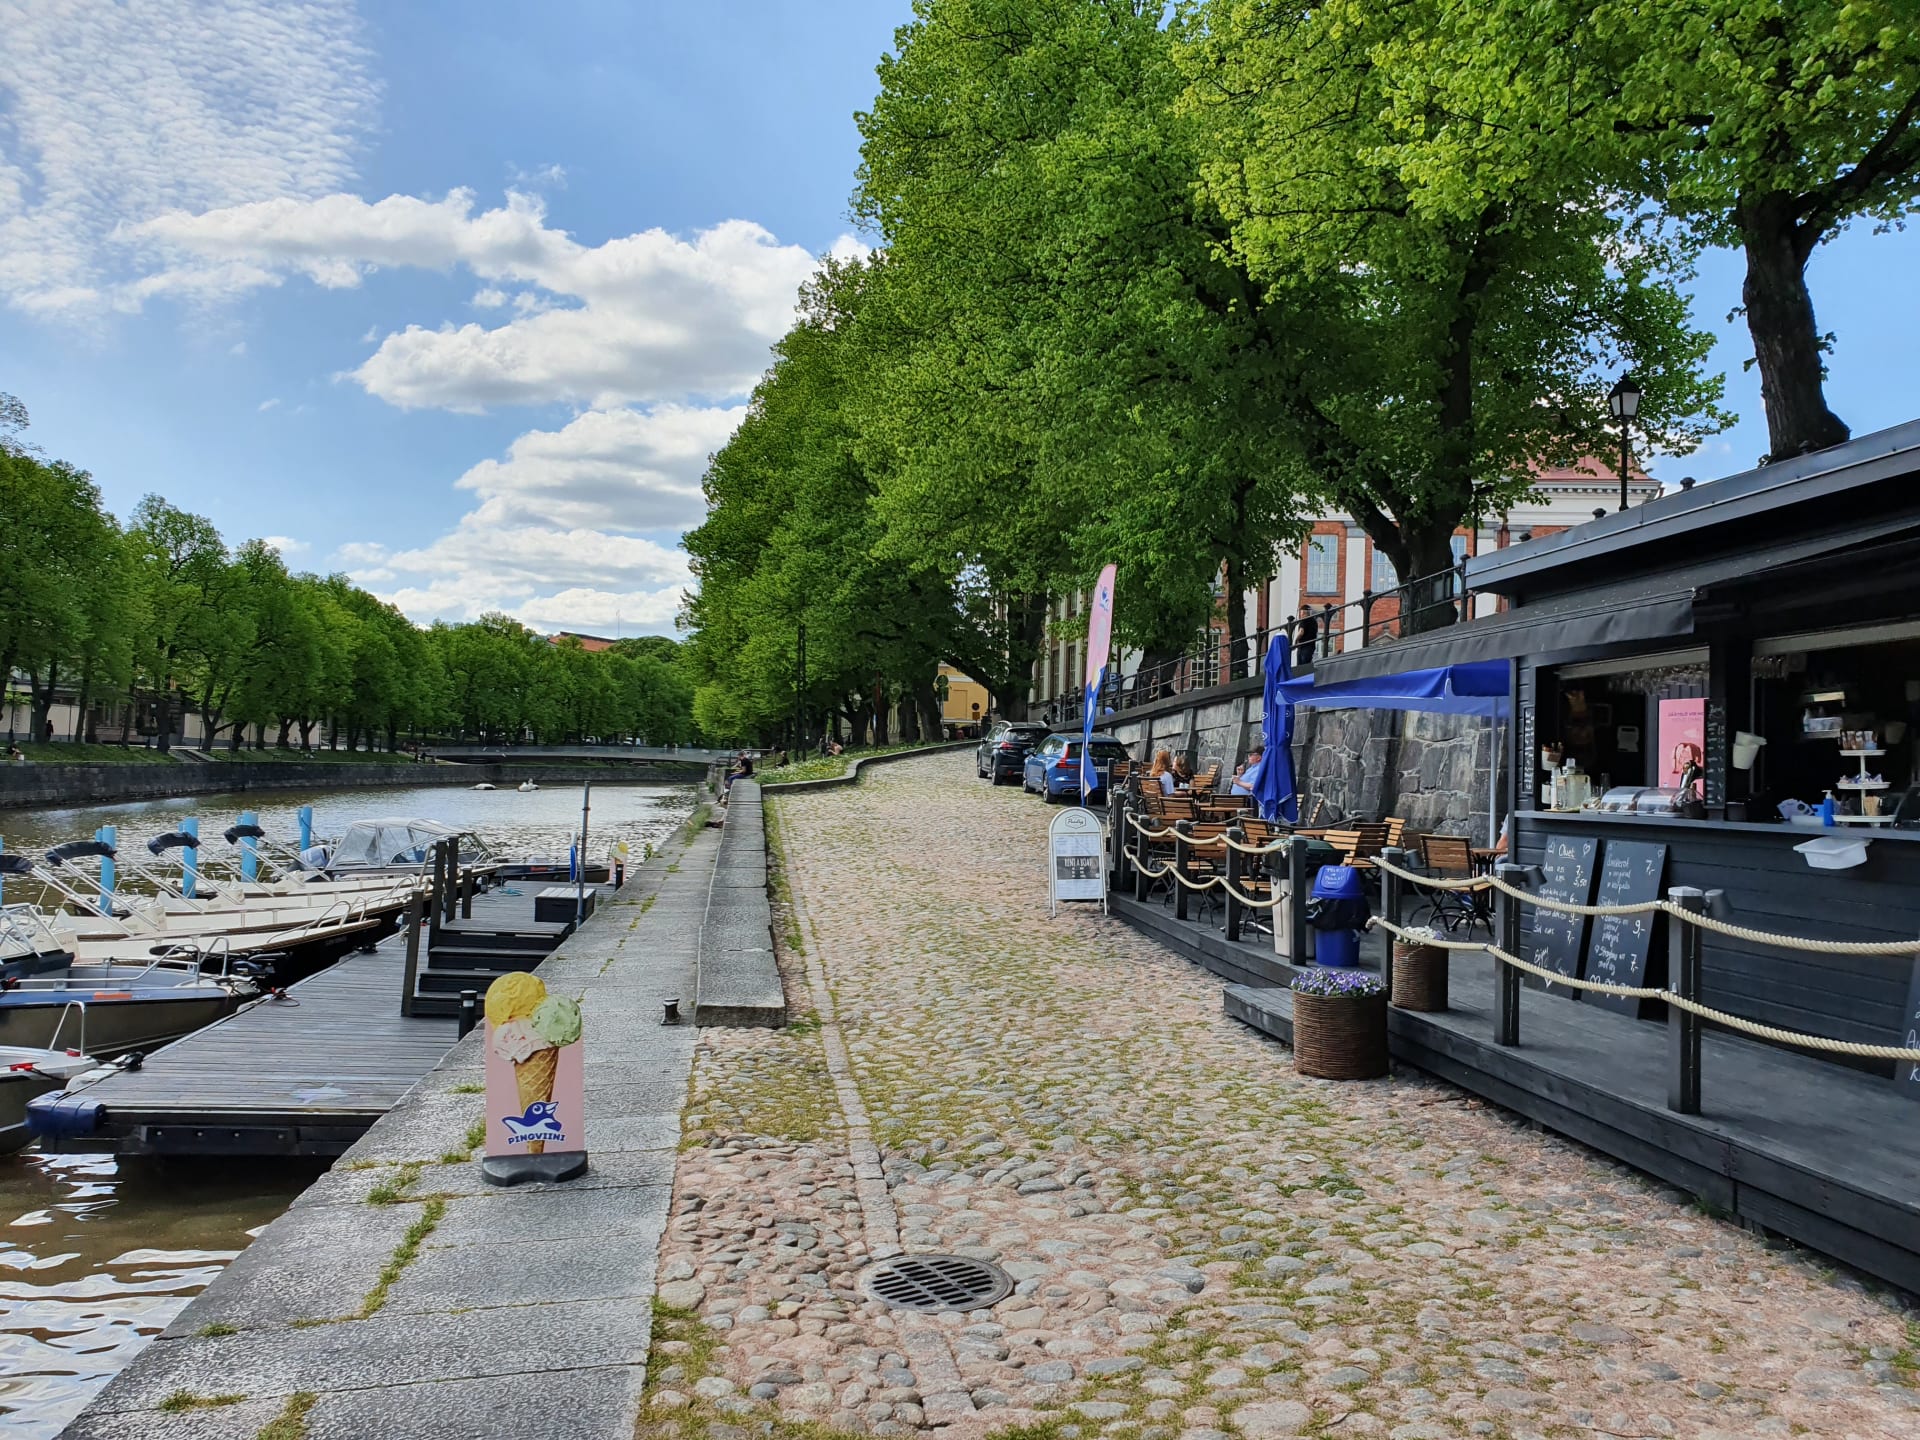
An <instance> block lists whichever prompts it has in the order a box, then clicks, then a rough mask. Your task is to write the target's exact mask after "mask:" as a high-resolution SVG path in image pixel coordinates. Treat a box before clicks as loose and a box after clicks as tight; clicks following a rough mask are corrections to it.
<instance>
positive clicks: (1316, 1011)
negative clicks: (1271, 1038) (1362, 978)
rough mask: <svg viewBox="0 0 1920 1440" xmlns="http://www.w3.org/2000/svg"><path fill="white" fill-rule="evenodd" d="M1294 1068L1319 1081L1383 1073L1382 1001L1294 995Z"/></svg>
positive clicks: (1384, 1012) (1377, 998)
mask: <svg viewBox="0 0 1920 1440" xmlns="http://www.w3.org/2000/svg"><path fill="white" fill-rule="evenodd" d="M1293 1068H1294V1069H1295V1070H1296V1071H1297V1072H1298V1073H1300V1074H1302V1075H1312V1076H1315V1077H1316V1078H1318V1079H1321V1080H1377V1079H1379V1078H1380V1077H1381V1076H1382V1075H1385V1074H1386V1073H1387V997H1386V996H1384V995H1367V996H1353V995H1305V994H1302V993H1301V992H1300V991H1298V990H1296V991H1294V992H1293Z"/></svg>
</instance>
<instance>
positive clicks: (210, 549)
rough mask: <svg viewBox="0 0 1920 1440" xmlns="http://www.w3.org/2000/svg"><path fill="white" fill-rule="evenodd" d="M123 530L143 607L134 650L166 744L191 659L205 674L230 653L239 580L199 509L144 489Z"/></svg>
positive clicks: (189, 679)
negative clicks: (229, 629) (228, 631)
mask: <svg viewBox="0 0 1920 1440" xmlns="http://www.w3.org/2000/svg"><path fill="white" fill-rule="evenodd" d="M128 533H129V539H130V540H131V542H132V544H133V546H134V552H135V557H136V561H135V563H136V573H137V575H138V579H139V584H140V587H141V593H142V598H143V601H144V603H145V608H146V612H147V627H146V630H145V632H144V634H143V635H142V636H141V637H140V641H139V644H138V646H137V649H136V655H137V658H138V661H139V664H140V665H141V667H142V668H144V669H145V670H146V671H147V673H148V675H149V677H150V678H151V679H152V681H153V687H154V691H155V693H156V694H157V695H158V697H159V708H160V714H159V740H158V744H159V747H160V749H161V750H162V751H165V750H167V749H170V748H171V746H172V743H173V725H174V711H173V704H174V691H175V689H176V688H177V687H178V686H179V685H181V684H182V683H186V684H191V683H192V682H193V681H194V679H195V678H196V675H195V674H194V672H193V670H192V668H191V664H190V662H191V660H192V659H193V658H194V657H198V658H199V660H200V662H201V665H202V667H203V670H202V673H201V675H200V676H199V677H198V678H201V679H203V680H204V678H205V668H206V667H224V666H226V665H228V664H229V663H231V662H232V660H233V659H234V657H235V649H234V647H233V646H231V645H230V644H229V643H228V640H227V638H226V637H225V636H224V635H223V634H222V630H223V627H224V626H226V625H228V624H229V622H230V618H231V617H230V616H229V615H228V613H227V612H228V609H229V604H230V602H231V601H232V600H233V599H234V597H235V593H236V590H237V588H238V587H237V585H236V581H235V577H234V575H233V574H232V572H231V571H230V568H229V566H228V563H227V547H226V543H225V542H224V541H223V540H221V538H220V532H219V530H218V529H216V528H215V527H214V524H213V522H212V521H211V520H209V519H207V518H206V517H205V516H203V515H192V514H189V513H188V512H187V511H185V510H181V509H179V508H177V507H175V506H172V505H169V504H168V503H167V502H166V501H165V500H163V499H161V498H160V497H159V496H158V495H149V496H147V497H146V498H145V499H144V500H142V501H141V502H140V504H139V505H138V506H137V507H135V509H134V512H133V524H132V526H131V527H130V529H129V532H128Z"/></svg>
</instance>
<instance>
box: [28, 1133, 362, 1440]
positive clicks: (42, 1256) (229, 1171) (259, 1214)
mask: <svg viewBox="0 0 1920 1440" xmlns="http://www.w3.org/2000/svg"><path fill="white" fill-rule="evenodd" d="M322 1168H324V1167H323V1166H321V1165H318V1164H315V1163H301V1164H262V1163H260V1162H257V1161H254V1162H246V1163H244V1164H243V1163H239V1162H234V1163H231V1164H227V1163H221V1164H207V1163H194V1164H192V1165H190V1166H189V1165H169V1166H164V1167H163V1166H159V1165H156V1164H153V1163H151V1162H145V1161H120V1160H117V1159H116V1158H115V1157H113V1156H110V1155H42V1154H39V1153H38V1152H35V1151H27V1152H24V1153H22V1154H19V1155H13V1156H8V1157H5V1158H4V1159H0V1430H4V1431H5V1432H6V1433H7V1435H8V1436H10V1437H12V1436H18V1437H22V1440H38V1437H49V1440H50V1437H52V1436H55V1435H58V1434H59V1433H60V1430H61V1428H62V1427H63V1426H65V1425H66V1424H67V1422H68V1421H70V1420H71V1419H72V1418H73V1417H74V1415H75V1414H77V1413H78V1412H79V1411H80V1409H81V1407H82V1406H84V1405H85V1404H86V1403H87V1400H88V1398H89V1397H90V1396H92V1394H93V1392H94V1391H95V1390H97V1389H99V1388H100V1386H102V1385H104V1384H105V1383H106V1382H107V1381H108V1380H109V1379H110V1378H112V1376H113V1375H114V1374H115V1373H117V1372H118V1371H119V1370H120V1369H121V1368H122V1367H123V1366H125V1365H126V1364H127V1362H128V1361H129V1360H131V1359H132V1358H133V1357H134V1355H135V1354H137V1353H138V1352H139V1350H140V1347H141V1346H142V1345H144V1344H146V1342H147V1341H148V1340H149V1339H151V1338H152V1337H153V1336H154V1335H156V1334H158V1333H159V1332H160V1331H161V1330H162V1329H164V1328H165V1327H166V1325H167V1324H168V1322H170V1321H171V1320H172V1319H173V1317H174V1316H175V1315H177V1314H179V1313H180V1311H181V1310H182V1309H184V1308H185V1306H186V1304H187V1302H188V1301H189V1300H191V1299H192V1298H193V1297H194V1296H195V1295H197V1294H198V1293H199V1292H200V1291H201V1290H202V1289H203V1288H204V1287H205V1286H206V1284H207V1282H208V1281H210V1280H212V1279H213V1277H214V1276H215V1275H217V1274H219V1273H220V1269H221V1267H222V1266H224V1265H225V1264H226V1263H227V1262H228V1261H229V1260H231V1259H233V1257H234V1256H235V1255H237V1254H239V1253H240V1251H241V1249H242V1248H244V1247H245V1245H246V1244H247V1242H248V1241H249V1240H250V1239H252V1237H253V1236H254V1235H256V1234H258V1233H259V1232H260V1230H261V1229H263V1228H264V1227H265V1226H266V1225H267V1223H268V1222H269V1221H271V1220H272V1219H273V1218H274V1216H276V1215H278V1214H279V1213H280V1212H281V1211H282V1210H284V1209H285V1208H286V1207H287V1204H288V1202H290V1201H291V1200H292V1199H293V1197H294V1196H295V1195H298V1194H299V1193H300V1191H301V1190H302V1189H304V1188H305V1187H306V1186H307V1185H309V1184H311V1183H312V1182H313V1179H314V1177H315V1176H316V1175H318V1174H319V1173H320V1170H321V1169H322Z"/></svg>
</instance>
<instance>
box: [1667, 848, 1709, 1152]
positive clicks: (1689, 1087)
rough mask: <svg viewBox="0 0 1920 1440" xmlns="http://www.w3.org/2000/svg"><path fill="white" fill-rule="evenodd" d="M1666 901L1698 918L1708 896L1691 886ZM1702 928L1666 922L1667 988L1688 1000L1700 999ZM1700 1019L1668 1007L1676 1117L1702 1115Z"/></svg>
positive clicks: (1670, 1094)
mask: <svg viewBox="0 0 1920 1440" xmlns="http://www.w3.org/2000/svg"><path fill="white" fill-rule="evenodd" d="M1667 898H1668V899H1669V900H1671V901H1673V903H1674V904H1676V905H1678V906H1679V907H1680V908H1681V909H1682V910H1686V911H1688V912H1690V913H1692V914H1695V915H1698V914H1700V913H1701V912H1703V911H1704V910H1705V909H1706V908H1707V896H1706V892H1705V891H1703V890H1699V889H1696V888H1695V887H1694V886H1692V885H1673V886H1669V887H1668V889H1667ZM1700 939H1701V937H1700V927H1699V926H1698V925H1689V924H1687V923H1686V922H1685V921H1683V920H1676V919H1674V918H1672V917H1671V916H1669V917H1668V919H1667V988H1668V989H1669V990H1671V991H1673V993H1674V994H1676V995H1681V996H1685V997H1686V998H1687V999H1689V1000H1698V999H1699V998H1700V948H1701V946H1700ZM1700 1028H1701V1027H1700V1017H1699V1016H1698V1015H1695V1014H1694V1013H1693V1012H1692V1011H1691V1010H1682V1009H1681V1008H1680V1007H1679V1006H1678V1005H1669V1006H1668V1007H1667V1108H1668V1109H1669V1110H1671V1111H1673V1112H1674V1113H1675V1114H1677V1115H1698V1114H1699V1113H1700Z"/></svg>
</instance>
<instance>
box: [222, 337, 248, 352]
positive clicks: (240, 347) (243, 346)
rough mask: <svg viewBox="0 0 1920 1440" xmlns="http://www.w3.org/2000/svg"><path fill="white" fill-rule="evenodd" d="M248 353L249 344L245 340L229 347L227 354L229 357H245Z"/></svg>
mask: <svg viewBox="0 0 1920 1440" xmlns="http://www.w3.org/2000/svg"><path fill="white" fill-rule="evenodd" d="M246 353H247V342H246V341H244V340H236V341H234V342H233V344H231V345H229V346H228V347H227V354H229V355H234V356H242V355H245V354H246Z"/></svg>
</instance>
